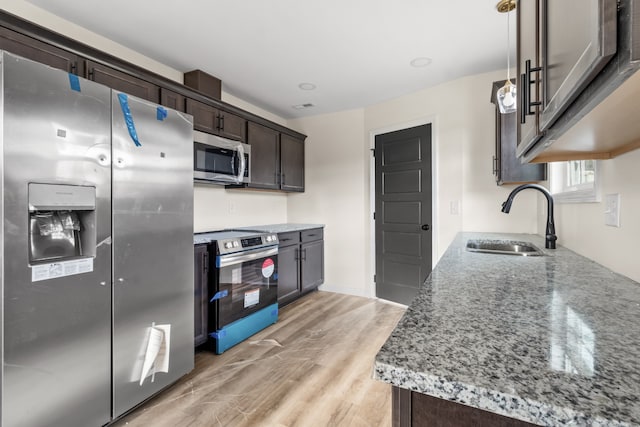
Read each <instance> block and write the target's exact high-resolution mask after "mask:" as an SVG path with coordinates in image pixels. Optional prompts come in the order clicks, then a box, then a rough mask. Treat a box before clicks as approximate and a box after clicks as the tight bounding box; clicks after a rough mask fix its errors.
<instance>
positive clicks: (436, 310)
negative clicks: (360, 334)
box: [374, 233, 640, 426]
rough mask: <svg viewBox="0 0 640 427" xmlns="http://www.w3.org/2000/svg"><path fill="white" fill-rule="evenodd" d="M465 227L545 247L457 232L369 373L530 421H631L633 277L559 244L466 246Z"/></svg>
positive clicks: (635, 360)
mask: <svg viewBox="0 0 640 427" xmlns="http://www.w3.org/2000/svg"><path fill="white" fill-rule="evenodd" d="M471 238H473V239H512V240H521V241H528V242H532V243H534V244H536V245H537V246H538V247H539V248H544V239H543V238H541V237H540V236H536V235H523V234H493V233H460V234H458V235H457V236H456V238H455V239H454V241H453V243H452V244H451V246H450V247H449V248H448V249H447V251H446V253H445V254H444V255H443V257H442V259H441V260H440V261H439V262H438V264H437V265H436V267H435V269H434V270H433V272H432V274H431V275H430V276H429V278H428V279H427V280H426V281H425V283H424V285H423V286H422V287H421V288H420V291H419V292H418V295H417V296H416V298H415V299H414V300H413V302H412V303H411V305H410V306H409V308H408V309H407V311H406V313H405V315H404V316H403V318H402V319H401V320H400V322H399V323H398V325H397V326H396V328H395V330H394V331H393V332H392V334H391V336H390V337H389V338H388V340H387V341H386V343H385V344H384V345H383V347H382V348H381V349H380V352H379V353H378V354H377V356H376V360H375V364H374V377H375V378H376V379H379V380H382V381H385V382H388V383H390V384H393V385H395V386H398V387H402V388H405V389H409V390H412V391H417V392H420V393H424V394H428V395H431V396H435V397H438V398H442V399H448V400H451V401H454V402H458V403H461V404H465V405H469V406H473V407H476V408H480V409H483V410H487V411H491V412H494V413H498V414H501V415H506V416H509V417H512V418H517V419H520V420H524V421H528V422H531V423H535V424H540V425H577V426H584V425H591V426H603V425H607V426H611V425H621V426H623V425H639V424H640V284H639V283H637V282H635V281H633V280H631V279H628V278H626V277H624V276H621V275H619V274H616V273H614V272H612V271H610V270H608V269H606V268H605V267H603V266H601V265H599V264H597V263H595V262H593V261H591V260H589V259H587V258H584V257H582V256H580V255H578V254H576V253H575V252H572V251H570V250H568V249H566V248H563V247H560V246H559V247H558V249H556V250H545V253H546V254H547V256H543V257H521V256H513V255H496V254H487V253H474V252H468V251H466V250H465V246H466V242H467V240H468V239H471ZM630 256H633V255H631V254H630Z"/></svg>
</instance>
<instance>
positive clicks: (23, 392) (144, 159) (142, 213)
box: [0, 51, 193, 427]
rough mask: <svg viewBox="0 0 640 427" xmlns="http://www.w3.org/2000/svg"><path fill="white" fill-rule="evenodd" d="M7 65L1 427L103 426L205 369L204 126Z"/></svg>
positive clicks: (21, 62)
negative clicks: (199, 297)
mask: <svg viewBox="0 0 640 427" xmlns="http://www.w3.org/2000/svg"><path fill="white" fill-rule="evenodd" d="M0 55H1V56H0V61H1V62H0V66H1V68H2V72H1V73H0V79H1V81H0V83H1V87H2V90H1V93H0V102H1V108H2V114H0V122H1V123H0V124H1V129H2V134H1V141H0V142H1V148H2V149H1V150H0V156H1V161H2V162H1V164H2V170H1V172H2V173H1V179H2V185H1V186H0V191H1V192H2V202H1V203H2V206H1V209H0V212H1V215H2V221H1V223H2V232H1V234H0V237H1V243H2V244H1V245H0V251H1V255H2V263H1V270H0V272H1V274H0V290H1V296H2V299H1V304H0V309H1V313H0V314H1V316H0V326H1V327H0V340H1V342H2V347H1V349H2V351H1V352H0V358H1V362H2V370H1V371H0V380H1V385H2V387H1V388H0V394H1V400H0V402H1V407H0V410H1V414H2V416H1V420H0V421H1V425H2V426H3V427H8V426H17V425H20V426H22V425H24V426H101V425H104V424H106V423H108V422H110V421H111V420H113V419H114V418H117V417H118V416H120V415H121V414H123V413H124V412H126V411H128V410H130V409H131V408H133V407H134V406H136V405H137V404H139V403H140V402H142V401H143V400H145V399H147V398H148V397H150V396H152V395H153V394H155V393H157V392H158V391H160V390H161V389H163V388H164V387H166V386H168V385H169V384H171V383H172V382H174V381H176V380H177V379H178V378H180V377H181V376H183V375H184V374H186V373H187V372H189V371H190V370H191V369H192V368H193V265H192V262H193V260H192V251H193V237H192V233H193V190H192V179H193V171H192V156H193V152H192V145H193V142H192V123H191V118H190V116H188V115H185V114H183V113H179V112H176V111H173V110H169V109H165V108H163V107H160V106H158V105H155V104H152V103H149V102H146V101H142V100H139V99H136V98H133V97H129V96H127V95H125V94H121V93H118V92H116V91H112V90H111V89H109V88H107V87H105V86H102V85H99V84H97V83H94V82H91V81H87V80H84V79H81V78H78V77H77V76H74V75H70V74H67V73H65V72H63V71H59V70H55V69H52V68H49V67H47V66H44V65H42V64H38V63H36V62H32V61H29V60H26V59H22V58H19V57H17V56H14V55H11V54H8V53H6V52H1V51H0ZM112 129H113V133H112Z"/></svg>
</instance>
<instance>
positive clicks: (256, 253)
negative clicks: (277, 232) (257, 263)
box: [216, 246, 278, 268]
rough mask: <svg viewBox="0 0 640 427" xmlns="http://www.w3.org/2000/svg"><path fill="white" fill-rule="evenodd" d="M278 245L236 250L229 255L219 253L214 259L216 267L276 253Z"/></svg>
mask: <svg viewBox="0 0 640 427" xmlns="http://www.w3.org/2000/svg"><path fill="white" fill-rule="evenodd" d="M277 254H278V247H277V246H274V247H272V248H269V249H255V250H252V251H245V252H238V253H235V254H229V255H220V256H218V257H217V259H216V267H218V268H220V267H228V266H230V265H235V264H241V263H243V262H246V261H253V260H256V259H260V258H264V257H268V256H272V255H277Z"/></svg>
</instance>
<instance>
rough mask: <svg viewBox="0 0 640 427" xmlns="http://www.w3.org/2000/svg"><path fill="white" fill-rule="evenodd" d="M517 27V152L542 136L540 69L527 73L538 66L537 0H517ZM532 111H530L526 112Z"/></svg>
mask: <svg viewBox="0 0 640 427" xmlns="http://www.w3.org/2000/svg"><path fill="white" fill-rule="evenodd" d="M516 12H517V28H518V49H517V50H518V76H519V78H518V81H517V82H516V85H519V87H518V97H519V100H518V118H519V120H518V123H519V125H518V152H519V153H520V152H524V151H526V150H528V149H529V148H530V147H532V146H533V144H535V143H536V142H537V141H538V140H539V139H540V138H541V137H542V133H541V132H540V115H539V111H538V110H539V108H540V106H538V105H532V103H536V102H541V94H542V79H541V78H540V73H539V72H530V73H527V66H526V64H527V62H528V63H529V64H530V67H529V68H537V67H540V66H541V61H540V44H541V43H540V38H541V34H540V0H526V1H519V2H518V6H517V7H516ZM529 113H532V114H529Z"/></svg>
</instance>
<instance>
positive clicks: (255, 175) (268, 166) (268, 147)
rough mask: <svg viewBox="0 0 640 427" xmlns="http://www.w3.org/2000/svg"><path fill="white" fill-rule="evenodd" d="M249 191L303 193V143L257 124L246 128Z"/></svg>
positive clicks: (251, 124) (250, 124) (298, 139)
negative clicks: (249, 178)
mask: <svg viewBox="0 0 640 427" xmlns="http://www.w3.org/2000/svg"><path fill="white" fill-rule="evenodd" d="M247 143H248V144H249V145H250V146H251V183H250V184H248V185H247V187H249V188H262V189H269V190H282V191H298V192H304V140H303V139H300V138H295V137H293V136H291V135H288V134H285V133H280V132H278V131H277V130H274V129H271V128H268V127H266V126H263V125H261V124H258V123H254V122H249V123H248V125H247Z"/></svg>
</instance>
